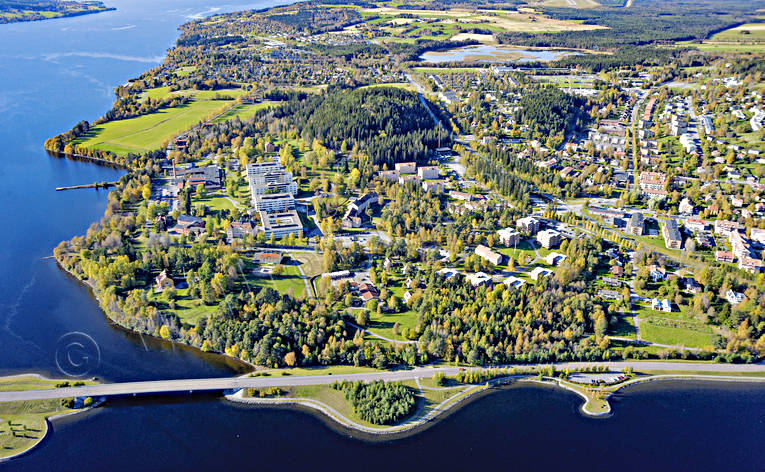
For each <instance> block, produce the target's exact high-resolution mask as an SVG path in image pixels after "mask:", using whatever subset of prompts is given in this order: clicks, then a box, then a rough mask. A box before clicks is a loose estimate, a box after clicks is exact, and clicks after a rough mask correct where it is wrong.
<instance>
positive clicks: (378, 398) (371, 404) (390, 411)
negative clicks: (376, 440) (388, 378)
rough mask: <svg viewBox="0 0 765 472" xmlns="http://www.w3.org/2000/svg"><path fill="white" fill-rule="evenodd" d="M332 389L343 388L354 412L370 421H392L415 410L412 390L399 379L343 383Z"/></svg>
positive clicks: (383, 423) (384, 423)
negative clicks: (395, 380)
mask: <svg viewBox="0 0 765 472" xmlns="http://www.w3.org/2000/svg"><path fill="white" fill-rule="evenodd" d="M332 388H334V389H336V390H342V391H343V393H345V399H346V400H348V402H349V403H350V404H351V407H352V408H353V411H354V413H356V414H357V415H359V416H360V417H361V419H363V420H364V421H368V422H370V423H372V424H377V425H386V424H395V423H398V422H399V421H401V420H403V419H404V418H406V417H407V416H410V415H411V414H412V413H413V412H414V407H415V404H416V400H415V398H414V392H413V391H412V389H410V388H409V387H406V386H405V385H402V384H401V383H399V382H383V381H382V380H377V381H375V382H370V383H364V382H361V381H359V382H343V383H342V384H334V385H333V386H332Z"/></svg>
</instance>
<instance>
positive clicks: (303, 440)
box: [0, 0, 765, 471]
mask: <svg viewBox="0 0 765 472" xmlns="http://www.w3.org/2000/svg"><path fill="white" fill-rule="evenodd" d="M109 4H110V5H113V6H116V7H117V8H118V11H116V12H108V13H102V14H98V15H90V16H83V17H79V18H70V19H63V20H54V21H45V22H36V23H26V24H15V25H2V26H0V142H2V143H3V146H2V148H0V197H1V198H2V204H0V217H2V221H3V223H4V224H3V228H2V230H0V346H1V347H0V353H1V354H2V355H0V374H9V373H17V372H26V371H37V372H43V373H47V374H49V375H56V376H59V375H60V373H59V372H58V371H57V368H56V365H55V362H54V354H55V347H56V342H57V340H58V339H59V338H60V337H61V336H62V335H65V334H66V333H69V332H73V331H80V332H84V333H87V334H88V335H89V336H91V337H92V338H93V339H94V340H95V341H96V342H97V343H98V346H99V347H100V350H101V357H102V362H101V364H100V366H99V367H98V369H97V370H96V371H94V372H93V373H92V374H93V375H97V376H100V377H103V378H105V379H108V380H112V381H127V380H143V379H157V378H173V377H174V378H181V377H193V376H198V377H206V376H220V375H232V374H233V373H235V372H236V371H237V368H239V366H236V365H233V364H232V363H231V362H229V361H225V360H223V359H222V358H220V357H218V356H205V355H202V354H201V353H198V352H196V351H193V350H190V349H186V348H183V347H180V346H177V345H173V344H170V343H164V342H160V341H158V340H155V339H151V338H141V337H140V336H136V335H133V334H130V333H126V332H124V331H122V330H120V329H117V328H114V327H112V326H110V325H109V323H108V322H107V320H106V319H105V318H104V316H103V314H102V313H101V312H100V311H99V309H98V307H97V306H96V303H95V302H94V301H93V299H92V298H91V297H90V295H89V293H88V291H87V290H85V289H84V288H83V287H81V286H80V285H79V284H78V283H77V282H76V281H74V280H73V279H71V278H70V277H68V276H67V275H65V274H63V273H62V272H61V271H60V270H59V269H58V268H57V267H56V265H55V263H54V262H53V261H52V260H50V259H44V258H45V257H46V256H49V255H50V254H51V252H52V249H53V247H55V246H56V244H58V242H59V241H61V240H63V239H68V238H70V237H71V236H73V235H75V234H82V233H83V232H84V231H85V230H86V229H87V227H88V225H89V224H90V223H91V222H93V221H96V220H97V219H99V218H100V217H101V215H102V213H103V209H104V206H105V201H106V193H105V192H103V191H93V190H84V191H70V192H59V193H57V192H55V191H54V188H55V187H57V186H63V185H75V184H83V183H91V182H94V181H102V180H114V179H117V178H119V177H120V176H121V175H122V173H123V172H122V171H120V170H117V169H110V168H107V167H102V166H97V165H93V164H87V163H82V162H75V161H70V160H66V159H60V158H54V157H50V156H48V155H47V154H46V153H45V152H44V151H43V149H42V142H43V141H44V140H45V139H46V138H48V137H50V136H52V135H54V134H56V133H58V132H60V131H62V130H65V129H68V128H69V127H71V126H72V125H73V124H74V123H76V122H77V121H79V120H80V119H90V120H93V119H95V118H96V117H98V116H99V115H100V114H102V113H103V112H104V111H105V110H107V109H108V108H109V107H110V106H111V104H112V102H113V99H114V97H113V89H114V87H115V86H117V85H119V84H121V83H124V82H125V81H126V80H127V79H129V78H131V77H135V76H137V75H139V74H140V73H141V72H143V71H145V70H146V69H148V68H150V67H151V66H153V65H155V64H157V63H158V62H159V61H160V60H161V57H162V56H163V54H164V52H165V50H166V49H167V48H168V47H170V46H171V45H172V44H173V42H174V40H175V38H176V36H177V30H176V27H177V25H179V24H181V23H183V22H184V21H187V20H189V19H191V18H195V17H199V16H201V15H205V14H209V13H213V12H215V11H226V10H234V9H241V8H260V7H264V6H267V5H268V3H267V2H262V3H253V2H249V3H239V4H237V3H234V2H229V3H227V4H218V3H215V2H210V1H207V2H206V1H200V0H192V1H179V0H168V1H149V0H131V1H127V0H121V1H111V2H109ZM579 402H580V400H579V399H578V397H575V396H574V395H572V394H570V393H567V392H562V391H557V390H553V389H548V388H538V387H520V388H519V387H516V388H510V389H507V390H506V391H502V392H499V393H496V394H493V395H489V396H486V397H484V398H482V399H480V400H477V401H475V402H473V403H471V404H470V405H468V406H467V407H465V408H464V409H462V410H460V411H458V412H457V413H455V414H454V415H452V416H450V417H448V418H447V419H445V420H443V421H441V422H440V423H438V424H436V425H435V426H433V427H432V428H430V429H428V430H427V431H426V432H424V433H421V434H418V435H415V436H411V437H408V438H403V439H397V440H394V441H389V442H386V443H382V444H381V443H368V442H364V441H360V440H358V439H353V438H351V437H349V436H348V434H347V432H344V431H338V430H337V429H335V428H331V427H328V426H327V425H326V424H325V423H324V422H323V421H322V420H320V419H318V418H316V417H315V416H313V415H310V414H307V413H303V412H297V411H290V410H275V409H258V408H252V407H243V406H238V405H232V404H228V403H226V402H223V401H221V400H220V399H219V398H217V397H215V396H194V397H186V396H172V397H162V398H155V399H145V398H143V399H134V398H127V399H117V400H112V401H110V402H109V404H108V406H107V407H104V408H100V409H98V410H96V411H93V412H89V413H86V414H85V415H82V416H80V417H77V418H70V419H65V420H61V421H56V422H55V423H54V427H53V432H52V434H51V435H50V436H49V437H48V439H47V440H46V441H44V442H43V444H42V445H41V446H40V447H39V448H38V449H37V450H35V451H34V452H33V453H31V454H29V455H27V456H25V457H23V458H21V459H18V460H15V461H12V462H10V463H7V464H4V465H3V467H5V468H8V469H13V470H35V471H38V470H87V469H93V470H103V469H108V470H128V469H129V470H136V468H145V469H149V470H170V469H179V468H185V469H201V470H220V469H222V468H224V467H225V468H227V469H228V468H231V467H238V466H242V467H246V468H248V469H251V468H255V467H257V468H268V469H279V470H295V469H307V470H326V469H330V468H332V469H336V468H338V467H363V468H364V469H365V470H390V469H391V468H396V469H403V470H411V469H417V470H475V469H478V468H480V469H485V468H501V469H506V470H529V469H531V468H535V469H539V470H548V469H552V468H560V467H563V466H565V467H566V468H567V469H569V470H571V469H573V470H609V469H611V468H614V467H616V468H618V469H621V470H638V469H645V468H650V469H651V470H692V469H698V470H765V458H764V457H763V453H762V445H761V441H762V438H763V437H765V427H764V426H763V421H764V419H763V418H764V417H765V415H764V414H763V413H762V411H763V406H764V405H765V389H763V388H760V387H756V386H727V385H726V386H724V387H723V386H721V385H719V384H713V385H710V384H706V385H693V386H688V385H683V386H680V385H677V384H672V385H670V384H666V385H665V386H664V387H662V388H657V387H655V386H645V387H635V388H632V389H630V390H629V393H628V394H624V395H620V396H619V397H618V398H617V399H616V401H615V405H614V406H615V414H614V415H613V416H612V417H611V418H608V419H601V420H593V419H588V418H584V417H582V416H581V415H580V414H579V413H578V412H577V409H578V407H579Z"/></svg>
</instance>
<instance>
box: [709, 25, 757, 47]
mask: <svg viewBox="0 0 765 472" xmlns="http://www.w3.org/2000/svg"><path fill="white" fill-rule="evenodd" d="M710 39H711V41H724V42H740V43H750V42H757V43H762V42H765V23H747V24H745V25H740V26H736V27H735V28H730V29H727V30H725V31H721V32H719V33H717V34H715V35H714V36H712V37H711V38H710Z"/></svg>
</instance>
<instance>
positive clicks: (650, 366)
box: [0, 361, 765, 402]
mask: <svg viewBox="0 0 765 472" xmlns="http://www.w3.org/2000/svg"><path fill="white" fill-rule="evenodd" d="M543 365H547V364H543ZM555 366H556V368H557V369H559V370H563V369H566V368H568V369H576V368H580V367H592V366H608V367H609V368H610V369H612V370H622V369H624V367H627V366H630V367H632V368H633V369H634V370H635V371H643V370H663V371H694V372H745V373H752V372H761V373H762V372H765V364H763V363H758V364H703V363H697V362H660V361H645V362H640V361H634V362H632V361H628V362H569V363H561V364H555ZM504 367H526V368H528V367H529V365H508V366H494V367H486V368H483V370H489V369H492V368H504ZM460 369H462V368H460V367H415V368H412V369H409V370H395V371H387V372H372V373H361V374H344V375H314V376H299V377H298V376H294V377H293V376H289V377H282V376H278V377H277V376H273V377H233V378H231V377H223V378H213V379H179V380H153V381H146V382H122V383H111V384H101V385H87V386H83V387H66V388H54V389H45V390H23V391H17V392H0V402H9V401H20V400H45V399H52V398H65V397H99V396H109V395H135V394H147V393H148V394H151V393H169V392H193V391H200V390H201V391H215V390H232V389H240V388H249V387H252V388H268V387H292V386H300V385H328V384H332V383H334V382H339V381H343V380H344V381H346V382H355V381H359V380H361V381H364V382H371V381H375V380H384V381H400V380H415V379H418V378H425V377H432V376H433V374H434V373H436V372H442V373H443V374H444V375H448V376H452V375H456V374H457V372H458V371H459V370H460Z"/></svg>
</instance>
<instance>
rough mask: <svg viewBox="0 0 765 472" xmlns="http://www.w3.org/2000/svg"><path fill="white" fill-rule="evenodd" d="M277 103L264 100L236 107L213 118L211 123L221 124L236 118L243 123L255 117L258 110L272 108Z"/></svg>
mask: <svg viewBox="0 0 765 472" xmlns="http://www.w3.org/2000/svg"><path fill="white" fill-rule="evenodd" d="M279 103H280V102H277V101H273V100H266V101H264V102H260V103H254V104H252V105H237V106H235V107H234V108H232V109H231V110H229V111H227V112H226V113H224V114H222V115H221V116H219V117H217V118H215V119H214V120H213V123H223V122H224V121H228V120H233V119H234V117H237V116H238V117H239V119H240V120H242V121H245V120H248V119H250V118H252V117H253V116H255V113H257V112H258V111H259V110H262V109H264V108H270V107H274V106H276V105H278V104H279Z"/></svg>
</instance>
